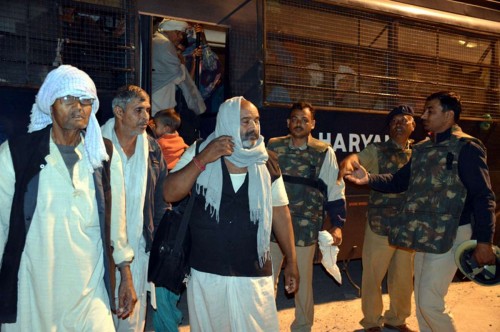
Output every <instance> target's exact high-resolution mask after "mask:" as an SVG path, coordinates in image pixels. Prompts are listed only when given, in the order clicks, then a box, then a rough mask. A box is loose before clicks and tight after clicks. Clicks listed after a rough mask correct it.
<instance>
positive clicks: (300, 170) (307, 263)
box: [268, 136, 345, 332]
mask: <svg viewBox="0 0 500 332" xmlns="http://www.w3.org/2000/svg"><path fill="white" fill-rule="evenodd" d="M268 149H269V150H271V151H274V152H276V154H277V155H278V161H279V164H280V168H281V171H282V174H283V180H284V181H285V187H286V191H287V194H288V198H289V201H290V203H289V208H290V213H291V215H292V224H293V228H294V234H295V252H296V254H297V267H298V269H299V275H300V282H299V290H298V292H296V293H295V298H294V300H295V319H294V321H293V322H292V324H291V326H290V329H291V331H294V332H296V331H298V332H309V331H311V328H312V325H313V323H314V299H313V289H312V282H313V280H312V277H313V258H314V252H315V249H316V243H317V241H318V232H319V231H320V230H321V228H322V226H323V216H324V211H325V210H327V211H328V214H329V216H330V218H332V216H333V219H332V224H333V225H334V226H337V227H342V226H343V223H344V220H345V219H344V218H345V196H344V183H343V182H342V183H341V184H337V183H336V181H337V175H338V165H337V159H336V157H335V153H334V152H333V150H332V148H331V147H330V146H329V145H328V144H325V143H323V142H321V141H319V140H317V139H314V138H312V137H311V136H309V138H308V141H307V144H305V145H304V146H301V147H292V146H291V136H285V137H278V138H273V139H271V140H270V141H269V144H268ZM320 176H321V178H320ZM325 183H326V184H328V186H327V185H326V184H325ZM326 195H328V199H326ZM271 255H272V261H273V277H274V282H275V290H276V286H277V284H278V279H279V274H280V271H281V264H282V262H283V253H282V252H281V250H280V247H279V245H278V244H276V243H275V242H271Z"/></svg>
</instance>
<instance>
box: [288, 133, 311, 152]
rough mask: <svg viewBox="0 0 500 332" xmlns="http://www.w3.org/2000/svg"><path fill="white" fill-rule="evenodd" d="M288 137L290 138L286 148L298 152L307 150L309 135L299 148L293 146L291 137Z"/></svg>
mask: <svg viewBox="0 0 500 332" xmlns="http://www.w3.org/2000/svg"><path fill="white" fill-rule="evenodd" d="M288 137H289V138H290V140H289V141H288V147H289V148H290V149H292V150H300V151H304V150H306V149H307V145H308V144H309V140H310V139H311V134H309V136H307V142H305V143H304V144H303V145H301V146H295V145H293V142H292V135H288Z"/></svg>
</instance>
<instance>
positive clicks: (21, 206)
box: [0, 20, 496, 332]
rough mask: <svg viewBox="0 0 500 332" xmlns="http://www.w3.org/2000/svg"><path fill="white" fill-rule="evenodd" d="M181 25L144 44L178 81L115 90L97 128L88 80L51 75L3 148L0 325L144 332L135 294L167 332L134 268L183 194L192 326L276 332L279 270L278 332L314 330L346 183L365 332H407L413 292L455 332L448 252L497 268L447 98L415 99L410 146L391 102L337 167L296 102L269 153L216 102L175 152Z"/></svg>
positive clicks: (233, 112) (311, 114)
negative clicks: (362, 221)
mask: <svg viewBox="0 0 500 332" xmlns="http://www.w3.org/2000/svg"><path fill="white" fill-rule="evenodd" d="M184 29H185V24H183V23H182V22H178V21H172V20H168V21H163V22H162V23H160V25H159V30H158V33H157V36H156V37H155V38H157V39H158V43H159V45H161V46H162V47H164V48H165V49H167V50H168V52H170V53H171V54H170V55H169V57H170V58H169V59H168V60H169V61H170V62H173V63H175V65H176V66H178V68H177V69H178V71H177V72H175V73H172V77H174V76H175V77H174V78H172V80H169V81H168V82H167V81H165V82H163V83H164V85H163V86H161V87H160V86H153V96H152V99H151V98H150V96H149V95H148V93H147V92H146V91H144V90H143V89H142V88H140V87H138V86H134V85H129V86H125V87H122V88H120V89H119V90H118V91H117V92H116V95H115V97H114V99H113V102H112V111H113V117H112V118H111V119H109V120H108V121H107V122H106V123H104V124H103V125H102V127H101V126H100V125H99V123H98V122H97V119H96V117H95V113H96V112H97V110H98V109H99V98H98V96H97V92H96V87H95V84H94V82H93V81H92V79H91V78H90V77H89V76H88V75H87V74H86V73H85V72H83V71H81V70H79V69H78V68H75V67H72V66H69V65H61V66H60V67H58V68H57V69H54V70H53V71H51V72H50V73H49V74H48V76H47V78H46V79H45V81H44V82H43V84H42V86H41V88H40V90H39V91H38V94H37V96H36V100H35V103H34V104H33V108H32V111H31V118H30V124H29V128H28V133H27V134H23V135H19V136H16V137H13V138H10V139H9V140H8V141H6V142H4V143H3V144H2V145H1V146H0V165H3V169H2V172H0V207H1V209H0V257H1V261H0V262H1V268H0V298H1V299H2V301H1V303H0V324H1V331H67V330H71V331H115V330H116V331H143V330H144V327H145V321H146V318H145V317H146V308H147V307H148V303H147V301H148V292H149V293H150V294H151V298H152V299H155V300H154V302H155V303H154V304H153V305H154V307H155V308H157V310H156V313H155V318H154V324H155V328H156V330H157V331H176V330H177V329H178V325H179V323H180V321H181V319H182V314H180V312H179V310H178V309H177V308H176V304H177V302H178V301H179V296H178V295H175V294H173V293H171V292H170V291H169V290H167V289H164V288H162V287H158V288H156V289H155V287H154V285H153V284H150V283H148V281H147V269H148V262H149V250H150V248H151V244H152V242H153V239H154V236H155V231H156V229H157V227H158V225H159V223H160V221H161V220H162V217H163V215H164V214H165V212H166V211H167V209H171V208H172V204H171V203H175V202H178V201H180V200H182V199H183V198H184V197H186V196H187V195H189V194H191V195H194V203H193V208H192V212H191V217H190V219H189V226H190V234H191V235H190V236H191V251H190V257H189V258H190V266H191V275H190V278H189V280H188V281H187V292H186V296H187V302H188V309H189V322H190V327H191V330H192V331H214V332H220V331H279V330H280V326H279V320H278V313H277V309H276V302H275V296H276V291H277V290H276V287H277V284H278V280H279V276H280V272H281V269H282V265H283V264H284V269H283V272H284V273H283V274H284V283H285V289H286V291H287V292H288V293H289V294H292V295H294V297H295V319H294V321H293V323H292V325H291V326H290V329H291V330H292V331H311V329H312V326H313V324H314V299H313V292H312V283H313V281H312V271H313V269H312V267H313V263H314V262H313V260H314V255H315V251H316V245H317V242H318V233H319V232H320V231H321V230H324V229H326V230H327V231H328V232H329V233H330V234H331V237H332V245H334V246H339V245H340V244H341V243H342V236H343V234H342V228H343V227H344V224H345V223H346V222H349V219H348V217H349V216H347V215H346V197H345V183H344V179H346V180H349V181H352V182H353V183H355V184H358V185H365V184H368V185H369V186H370V188H371V191H370V197H369V208H368V214H367V222H366V227H365V235H364V243H363V253H362V258H363V270H364V272H363V279H362V290H361V295H362V308H361V310H362V312H363V319H362V320H361V322H360V324H361V325H362V326H363V328H364V330H365V331H370V332H375V331H382V328H387V329H391V330H395V331H403V332H405V331H406V332H411V331H414V330H413V329H412V328H410V327H409V326H408V325H407V323H406V319H407V318H408V317H409V316H410V313H411V295H412V292H414V293H415V305H416V309H417V310H416V312H417V320H418V325H419V330H420V331H456V326H455V323H454V321H453V318H452V316H451V315H450V314H449V312H448V311H447V310H446V306H445V295H446V294H447V291H448V288H449V285H450V283H451V281H452V279H453V276H454V274H455V272H456V270H457V266H456V265H455V261H454V252H455V250H456V248H457V246H458V245H459V244H460V243H462V242H463V241H466V240H468V239H470V238H471V236H474V238H475V239H477V242H478V243H477V246H476V248H475V250H474V253H473V257H474V259H475V260H476V262H477V263H478V265H479V266H483V265H487V264H495V259H496V256H495V254H494V252H493V249H492V241H493V234H494V225H495V197H494V193H493V191H492V189H491V184H490V178H489V173H488V166H487V164H486V150H485V148H484V146H483V144H482V143H481V141H479V140H478V139H476V138H474V137H472V136H470V135H468V134H466V133H464V132H463V131H462V130H461V129H460V127H459V126H458V121H459V119H460V114H461V112H462V105H461V101H460V96H458V95H457V94H455V93H453V92H446V91H444V92H436V93H434V94H432V95H430V96H428V97H427V99H426V102H425V107H424V110H423V113H422V115H421V119H422V123H423V126H424V128H425V129H426V130H427V131H428V132H429V133H430V136H429V137H428V138H426V139H424V140H423V141H421V142H418V143H416V144H414V142H413V140H412V139H410V136H411V134H412V132H413V131H414V130H415V126H416V122H415V119H414V116H415V111H414V110H413V109H412V108H411V107H409V106H407V105H400V106H397V107H395V108H394V109H392V110H390V112H389V113H388V115H387V118H386V120H387V126H388V128H389V137H390V138H389V140H388V141H386V142H381V143H372V144H370V145H368V146H367V147H366V148H365V149H364V150H363V151H361V152H359V153H357V154H353V155H350V156H348V157H346V158H345V159H344V160H343V161H342V162H341V163H340V166H339V164H338V162H337V158H336V155H335V152H334V150H333V149H332V147H331V146H330V145H329V144H326V143H324V142H321V141H319V140H318V139H315V138H313V137H312V134H311V132H312V130H313V129H314V128H315V125H316V120H315V113H316V111H315V109H314V107H313V105H311V104H310V103H307V102H304V101H299V102H297V103H294V104H293V105H292V106H291V108H290V112H289V115H288V119H287V121H286V124H285V123H284V124H283V126H285V125H286V126H287V128H288V131H289V133H288V135H286V136H283V137H275V138H271V139H270V140H269V142H268V144H267V146H266V143H265V141H264V137H263V136H262V134H261V128H260V115H259V110H258V109H257V107H256V106H255V105H254V104H253V103H252V102H250V101H249V100H246V99H245V98H243V97H233V98H230V99H227V100H226V101H225V102H223V103H222V104H221V105H220V108H219V110H218V114H217V119H216V125H215V130H214V131H213V132H212V133H211V134H210V135H208V137H206V138H205V139H204V140H203V141H196V142H194V143H193V144H192V145H191V146H189V147H188V145H186V144H185V143H184V141H183V140H182V137H180V136H179V134H178V133H177V129H178V128H179V126H180V117H179V115H178V114H177V113H176V112H175V110H174V109H173V107H175V106H176V104H175V91H176V86H179V85H181V84H187V85H189V86H191V81H190V78H189V73H188V74H186V69H185V68H184V67H183V65H182V63H181V62H180V61H179V58H178V57H177V51H176V50H175V45H176V44H175V43H177V39H176V38H178V39H180V37H181V34H179V33H178V32H180V33H182V32H183V31H184ZM158 61H159V60H158ZM170 70H172V69H171V68H170ZM158 73H159V72H157V74H158ZM162 79H164V80H166V76H163V77H162ZM179 89H181V90H182V91H183V92H184V93H187V92H186V91H190V90H189V89H190V88H189V87H184V88H183V87H180V88H179ZM158 94H161V95H162V98H156V96H157V95H158ZM193 98H194V99H193V100H194V101H193V102H189V104H190V105H191V106H190V107H191V108H192V109H193V108H194V110H193V111H195V112H202V111H204V108H203V107H204V106H203V105H202V103H203V101H202V99H200V98H201V95H199V92H198V94H196V93H195V94H194V97H193ZM200 105H201V106H200ZM152 116H154V118H153V119H152V118H151V117H152ZM150 126H152V127H151V128H150ZM148 129H149V132H150V133H152V135H150V134H148ZM167 141H168V142H167ZM327 219H328V220H329V223H326V222H325V221H326V220H327ZM386 274H387V276H388V279H387V282H388V292H389V296H390V307H389V308H388V309H387V310H386V311H385V312H383V304H382V294H381V283H382V280H383V279H384V276H385V275H386ZM116 284H118V285H119V286H118V287H116ZM281 328H282V329H284V328H288V327H283V326H282V327H281Z"/></svg>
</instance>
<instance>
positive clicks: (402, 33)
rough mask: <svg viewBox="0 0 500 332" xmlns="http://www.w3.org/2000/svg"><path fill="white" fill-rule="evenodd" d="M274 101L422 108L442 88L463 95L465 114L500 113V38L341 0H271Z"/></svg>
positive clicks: (269, 62) (269, 86) (270, 98)
mask: <svg viewBox="0 0 500 332" xmlns="http://www.w3.org/2000/svg"><path fill="white" fill-rule="evenodd" d="M264 13H265V14H264V17H265V21H264V22H265V23H264V31H265V33H264V36H265V41H264V45H265V60H264V63H265V81H264V100H265V102H266V103H267V104H289V103H290V102H293V101H296V100H298V99H305V100H308V101H310V102H312V103H313V105H316V106H321V107H323V108H326V109H329V108H331V109H335V110H350V111H351V110H360V111H372V110H387V109H390V108H392V107H394V106H397V105H399V104H403V103H404V104H409V105H412V106H414V107H415V108H416V110H417V111H420V110H422V109H423V104H424V98H425V97H426V96H427V95H429V94H431V93H433V92H436V91H438V90H452V91H456V92H458V93H459V94H460V95H461V96H462V102H463V105H464V112H463V115H462V116H463V117H472V118H474V117H475V118H477V117H482V116H483V115H484V114H485V113H491V114H492V115H493V114H497V115H500V103H499V95H498V72H499V71H500V67H499V63H498V55H495V54H498V50H499V46H498V44H499V43H498V41H499V39H498V36H491V35H488V34H475V33H472V32H468V31H461V30H459V28H458V27H457V28H456V29H454V28H450V27H439V26H437V25H432V24H425V25H423V24H421V23H418V22H415V21H410V19H406V18H402V17H389V16H385V15H379V14H375V13H372V12H364V11H361V10H352V9H349V8H344V7H340V6H335V5H334V4H332V2H331V1H323V2H322V3H319V2H313V1H307V2H306V1H279V0H267V1H266V5H265V9H264Z"/></svg>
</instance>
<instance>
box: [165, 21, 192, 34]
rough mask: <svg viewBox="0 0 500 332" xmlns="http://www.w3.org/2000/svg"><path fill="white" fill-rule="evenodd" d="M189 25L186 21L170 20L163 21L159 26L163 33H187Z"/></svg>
mask: <svg viewBox="0 0 500 332" xmlns="http://www.w3.org/2000/svg"><path fill="white" fill-rule="evenodd" d="M188 26H189V25H188V24H187V23H186V22H184V21H176V20H171V19H169V18H165V19H163V21H161V23H160V24H159V25H158V30H159V31H160V32H161V31H176V30H177V31H186V29H187V28H188Z"/></svg>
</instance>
